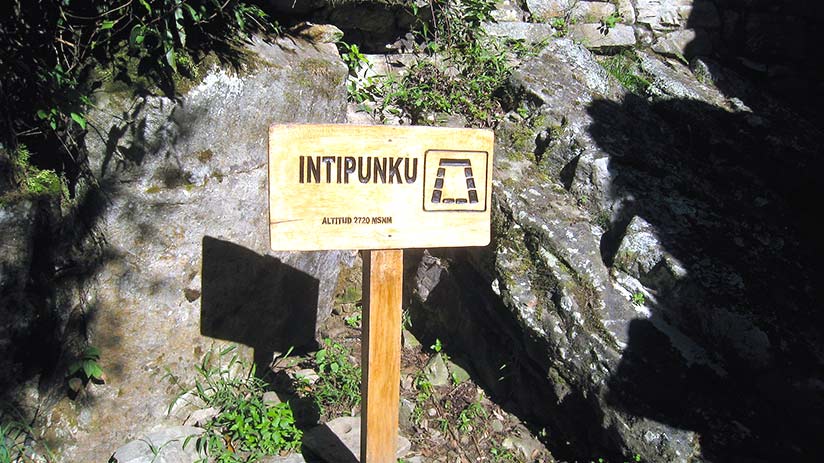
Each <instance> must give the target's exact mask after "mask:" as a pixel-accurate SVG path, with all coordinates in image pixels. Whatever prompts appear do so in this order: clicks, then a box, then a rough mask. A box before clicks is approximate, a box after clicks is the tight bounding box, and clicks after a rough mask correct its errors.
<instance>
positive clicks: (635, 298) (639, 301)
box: [631, 291, 646, 305]
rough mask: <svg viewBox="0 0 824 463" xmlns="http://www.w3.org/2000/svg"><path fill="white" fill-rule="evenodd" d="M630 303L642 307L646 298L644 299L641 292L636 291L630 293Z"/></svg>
mask: <svg viewBox="0 0 824 463" xmlns="http://www.w3.org/2000/svg"><path fill="white" fill-rule="evenodd" d="M631 301H632V303H633V304H635V305H644V303H646V298H645V297H644V293H642V292H641V291H636V292H634V293H632V299H631Z"/></svg>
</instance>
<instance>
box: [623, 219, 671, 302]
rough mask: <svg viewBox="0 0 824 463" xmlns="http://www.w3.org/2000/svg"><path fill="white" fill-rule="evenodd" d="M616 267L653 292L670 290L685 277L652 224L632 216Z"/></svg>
mask: <svg viewBox="0 0 824 463" xmlns="http://www.w3.org/2000/svg"><path fill="white" fill-rule="evenodd" d="M614 259H615V261H614V263H615V266H616V268H618V269H621V270H622V271H624V272H626V273H627V274H629V275H631V276H633V277H635V278H637V279H638V280H640V281H642V282H643V283H644V284H645V286H647V287H650V288H654V289H669V288H672V287H674V286H675V285H676V284H677V283H678V280H680V279H681V278H683V277H685V276H686V270H685V269H684V267H683V265H682V264H681V263H680V262H679V261H678V260H677V259H676V258H675V257H673V256H672V255H671V254H669V253H668V252H666V251H664V249H663V246H661V243H660V241H659V240H658V237H657V236H656V233H655V230H654V228H653V226H652V225H650V224H649V222H647V221H645V220H644V219H642V218H640V217H633V218H632V220H630V222H629V225H627V230H626V232H625V233H624V238H623V239H622V240H621V244H620V245H619V246H618V251H617V252H616V254H615V258H614Z"/></svg>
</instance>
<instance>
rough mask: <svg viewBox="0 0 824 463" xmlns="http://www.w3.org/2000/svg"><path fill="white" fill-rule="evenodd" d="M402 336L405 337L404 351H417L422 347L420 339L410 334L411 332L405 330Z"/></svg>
mask: <svg viewBox="0 0 824 463" xmlns="http://www.w3.org/2000/svg"><path fill="white" fill-rule="evenodd" d="M401 336H402V337H403V348H404V349H417V348H419V347H421V342H420V341H418V338H416V337H415V335H414V334H412V333H410V332H409V330H403V332H402V333H401Z"/></svg>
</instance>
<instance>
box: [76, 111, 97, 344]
mask: <svg viewBox="0 0 824 463" xmlns="http://www.w3.org/2000/svg"><path fill="white" fill-rule="evenodd" d="M70 115H71V117H72V120H73V121H75V122H77V124H78V125H79V126H80V127H81V128H82V129H83V130H86V118H85V117H83V116H81V115H80V114H77V113H71V114H70ZM97 355H98V356H99V355H100V352H99V351H98V353H97Z"/></svg>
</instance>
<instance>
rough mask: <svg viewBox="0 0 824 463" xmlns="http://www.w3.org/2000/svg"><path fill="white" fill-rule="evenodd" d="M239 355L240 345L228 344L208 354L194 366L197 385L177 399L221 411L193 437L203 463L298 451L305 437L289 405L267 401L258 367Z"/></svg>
mask: <svg viewBox="0 0 824 463" xmlns="http://www.w3.org/2000/svg"><path fill="white" fill-rule="evenodd" d="M235 351H236V346H230V347H227V348H225V349H223V350H220V351H218V352H215V351H213V350H210V351H209V352H207V353H206V354H205V355H204V356H203V358H202V359H201V361H200V363H199V364H198V365H197V366H196V370H197V373H198V378H197V379H196V380H195V385H194V387H193V388H191V389H185V388H183V389H182V392H181V394H180V395H179V396H178V400H179V399H180V398H181V397H183V396H186V395H189V394H191V395H194V396H196V397H197V398H199V399H200V400H201V401H202V402H203V403H204V404H205V405H206V406H208V407H214V408H215V409H217V410H218V413H217V415H216V416H215V417H214V418H213V419H211V420H210V421H209V422H208V423H206V424H205V425H204V426H203V427H204V429H205V432H204V433H203V434H201V435H200V436H197V437H194V438H192V439H194V441H195V442H194V445H195V447H196V448H197V450H198V452H199V453H200V454H201V455H202V459H201V460H200V461H202V462H204V463H205V462H206V461H216V462H219V463H235V462H254V461H257V460H259V459H260V458H262V457H264V456H266V455H277V454H279V453H281V452H286V451H292V450H295V449H297V448H298V447H299V446H300V441H301V438H302V437H303V432H302V431H301V430H300V429H298V428H297V427H296V426H295V419H294V416H293V414H292V409H291V407H290V406H289V403H288V402H282V403H278V404H275V405H271V404H268V403H265V402H264V401H263V393H264V392H265V390H266V389H267V388H268V386H269V385H268V384H267V383H266V382H265V381H264V380H262V379H260V378H258V377H256V376H255V367H254V365H252V366H249V364H248V363H247V362H246V361H244V360H241V359H240V357H239V356H238V354H237V353H236V352H235ZM170 376H171V378H172V382H173V383H175V384H179V383H178V381H177V378H176V377H174V376H173V375H170ZM175 402H177V400H176V401H175ZM175 402H173V403H172V405H170V407H169V410H170V411H171V409H172V407H173V406H174V405H175ZM187 444H189V439H187V441H186V442H185V443H184V445H187Z"/></svg>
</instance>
